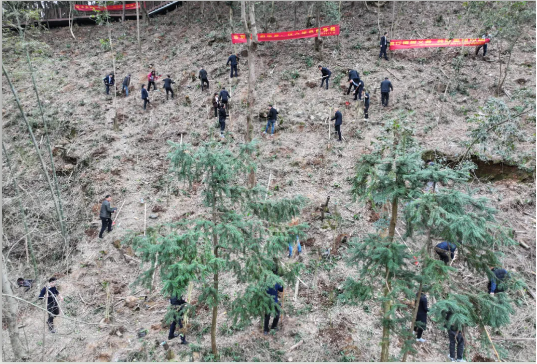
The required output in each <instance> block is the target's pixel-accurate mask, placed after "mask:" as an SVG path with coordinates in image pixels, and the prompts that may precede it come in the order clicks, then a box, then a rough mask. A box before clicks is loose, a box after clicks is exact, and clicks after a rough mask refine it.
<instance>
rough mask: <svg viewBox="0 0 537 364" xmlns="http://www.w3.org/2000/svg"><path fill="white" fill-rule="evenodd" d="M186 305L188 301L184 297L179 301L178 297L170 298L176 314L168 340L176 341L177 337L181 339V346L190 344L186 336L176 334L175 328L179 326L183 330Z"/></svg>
mask: <svg viewBox="0 0 537 364" xmlns="http://www.w3.org/2000/svg"><path fill="white" fill-rule="evenodd" d="M185 303H186V301H185V300H184V299H183V297H180V298H179V299H177V297H175V296H172V297H170V304H171V305H172V310H174V311H175V312H176V313H175V314H174V320H173V321H172V323H171V324H170V332H169V333H168V340H172V339H175V338H176V337H177V336H180V337H181V344H183V345H186V344H188V342H187V341H186V337H185V334H177V333H175V326H176V325H177V324H179V328H180V329H182V328H183V316H184V314H185V310H184V308H185Z"/></svg>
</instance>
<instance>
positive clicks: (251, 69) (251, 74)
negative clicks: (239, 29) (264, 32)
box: [241, 1, 257, 188]
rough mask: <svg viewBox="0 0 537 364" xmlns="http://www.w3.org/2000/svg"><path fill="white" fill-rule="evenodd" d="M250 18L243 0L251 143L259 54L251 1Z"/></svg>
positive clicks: (250, 182) (248, 136)
mask: <svg viewBox="0 0 537 364" xmlns="http://www.w3.org/2000/svg"><path fill="white" fill-rule="evenodd" d="M248 6H249V9H248V10H249V11H248V13H249V19H248V15H247V14H246V2H245V1H241V16H242V22H243V24H244V30H245V33H246V44H247V46H248V96H247V98H248V100H247V102H246V138H245V139H246V142H247V143H249V142H251V141H252V139H253V130H254V126H253V116H252V109H253V108H254V105H255V100H256V91H255V84H256V77H255V62H256V54H257V26H256V24H255V8H254V3H253V2H249V3H248ZM250 30H251V31H252V32H251V33H250ZM248 185H249V186H250V188H253V187H254V185H255V171H254V169H253V168H252V169H250V173H249V175H248Z"/></svg>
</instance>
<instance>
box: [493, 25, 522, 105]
mask: <svg viewBox="0 0 537 364" xmlns="http://www.w3.org/2000/svg"><path fill="white" fill-rule="evenodd" d="M521 34H522V33H518V35H517V37H516V38H515V39H514V41H513V44H512V45H511V47H510V48H509V57H508V58H507V64H506V65H505V71H504V74H503V78H502V72H501V67H502V65H501V59H500V79H499V81H498V89H497V91H496V93H497V95H498V96H500V95H501V92H502V88H503V84H504V83H505V79H506V78H507V72H508V71H509V64H510V63H511V56H512V55H513V49H514V48H515V44H516V43H517V42H518V39H519V38H520V35H521ZM500 50H501V48H500Z"/></svg>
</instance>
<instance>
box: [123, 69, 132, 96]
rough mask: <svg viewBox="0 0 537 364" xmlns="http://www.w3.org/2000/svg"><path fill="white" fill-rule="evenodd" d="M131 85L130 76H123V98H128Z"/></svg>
mask: <svg viewBox="0 0 537 364" xmlns="http://www.w3.org/2000/svg"><path fill="white" fill-rule="evenodd" d="M130 84H131V74H130V73H129V75H128V76H125V78H124V79H123V90H124V91H125V97H127V96H129V86H130Z"/></svg>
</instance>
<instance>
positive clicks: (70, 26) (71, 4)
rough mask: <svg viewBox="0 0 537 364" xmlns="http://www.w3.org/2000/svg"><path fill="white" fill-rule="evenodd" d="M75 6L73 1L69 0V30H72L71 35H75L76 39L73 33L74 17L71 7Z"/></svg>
mask: <svg viewBox="0 0 537 364" xmlns="http://www.w3.org/2000/svg"><path fill="white" fill-rule="evenodd" d="M72 8H73V3H71V2H69V30H70V31H71V35H72V36H73V39H76V37H75V35H74V34H73V21H74V20H73V19H72V18H71V9H72Z"/></svg>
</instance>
